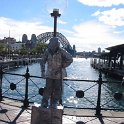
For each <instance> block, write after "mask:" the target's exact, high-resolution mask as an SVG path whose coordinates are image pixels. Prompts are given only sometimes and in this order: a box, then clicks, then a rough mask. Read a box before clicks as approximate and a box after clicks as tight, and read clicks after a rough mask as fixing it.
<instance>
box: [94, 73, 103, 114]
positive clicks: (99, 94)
mask: <svg viewBox="0 0 124 124" xmlns="http://www.w3.org/2000/svg"><path fill="white" fill-rule="evenodd" d="M101 85H102V74H101V71H100V73H99V80H98V97H97V106H96V114H95V115H96V116H101V115H102V114H101V106H100V104H101Z"/></svg>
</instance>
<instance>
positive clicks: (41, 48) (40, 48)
mask: <svg viewBox="0 0 124 124" xmlns="http://www.w3.org/2000/svg"><path fill="white" fill-rule="evenodd" d="M47 46H48V44H46V43H41V42H39V43H38V44H37V45H36V47H35V49H36V52H37V53H43V51H44V49H46V48H47Z"/></svg>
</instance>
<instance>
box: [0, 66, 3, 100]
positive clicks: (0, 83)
mask: <svg viewBox="0 0 124 124" xmlns="http://www.w3.org/2000/svg"><path fill="white" fill-rule="evenodd" d="M2 78H3V70H2V66H0V101H2Z"/></svg>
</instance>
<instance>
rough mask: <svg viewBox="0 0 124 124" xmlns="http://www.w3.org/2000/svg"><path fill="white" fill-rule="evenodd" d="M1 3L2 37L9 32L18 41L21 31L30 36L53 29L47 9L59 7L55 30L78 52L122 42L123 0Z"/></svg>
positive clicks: (15, 0) (13, 1) (51, 19)
mask: <svg viewBox="0 0 124 124" xmlns="http://www.w3.org/2000/svg"><path fill="white" fill-rule="evenodd" d="M53 3H55V5H52V4H53ZM0 4H1V8H0V32H1V33H0V38H1V39H2V38H4V37H7V36H9V35H10V36H11V37H14V38H16V40H17V41H18V40H19V39H21V38H22V35H23V34H27V35H28V38H29V39H30V37H31V34H36V35H39V34H41V33H44V32H52V31H53V18H52V17H51V16H50V11H49V10H50V9H51V8H52V7H54V8H55V7H56V6H58V7H59V9H60V13H61V17H60V18H58V28H57V31H58V32H60V33H62V34H63V35H64V36H65V37H66V38H67V39H68V41H69V42H70V44H71V46H73V45H74V44H75V45H76V50H77V51H78V52H80V51H93V50H97V48H98V47H100V48H101V49H104V48H106V47H109V46H113V45H118V44H123V40H124V36H123V33H124V15H123V12H124V1H122V0H102V1H100V0H95V1H91V0H68V1H67V0H46V1H43V0H30V1H29V0H26V1H24V0H22V1H18V0H11V1H8V0H2V1H1V3H0ZM61 10H62V11H63V12H62V11H61ZM9 33H10V34H9Z"/></svg>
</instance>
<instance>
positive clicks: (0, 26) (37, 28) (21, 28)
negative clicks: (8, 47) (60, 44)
mask: <svg viewBox="0 0 124 124" xmlns="http://www.w3.org/2000/svg"><path fill="white" fill-rule="evenodd" d="M9 31H10V35H11V37H14V38H15V39H17V40H19V38H21V37H22V35H23V34H27V35H28V38H29V39H30V37H31V35H32V34H36V35H39V34H41V33H44V32H48V31H52V28H51V27H48V26H44V25H42V24H41V22H36V21H30V22H28V21H16V20H13V19H9V18H5V17H0V38H1V39H2V38H4V37H8V36H9Z"/></svg>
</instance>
